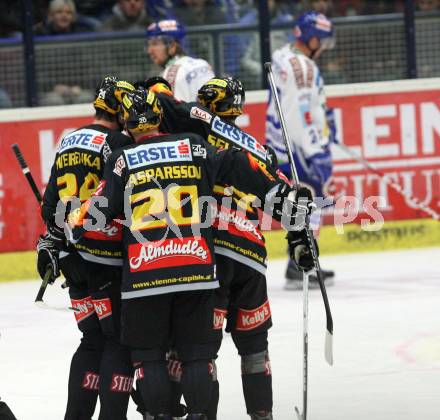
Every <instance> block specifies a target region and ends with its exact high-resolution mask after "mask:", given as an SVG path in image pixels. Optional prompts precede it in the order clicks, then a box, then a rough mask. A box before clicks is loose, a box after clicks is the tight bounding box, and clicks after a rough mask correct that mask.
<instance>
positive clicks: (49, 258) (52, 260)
mask: <svg viewBox="0 0 440 420" xmlns="http://www.w3.org/2000/svg"><path fill="white" fill-rule="evenodd" d="M59 253H60V252H59V250H58V248H57V246H56V245H55V243H54V241H53V240H52V239H51V237H50V236H49V234H48V233H46V235H44V236H43V235H40V238H39V239H38V242H37V270H38V274H39V275H40V277H41V279H42V280H43V279H44V276H45V275H46V272H47V270H49V269H50V270H51V271H52V275H51V277H50V279H49V284H52V283H53V282H54V281H55V279H56V278H57V277H59V276H60V266H59Z"/></svg>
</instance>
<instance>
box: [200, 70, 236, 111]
mask: <svg viewBox="0 0 440 420" xmlns="http://www.w3.org/2000/svg"><path fill="white" fill-rule="evenodd" d="M197 97H198V99H199V102H200V103H201V104H202V105H204V106H206V107H207V108H209V109H210V110H211V111H212V112H213V113H214V114H216V115H218V116H220V117H238V116H239V115H241V114H242V113H243V105H244V100H245V93H244V88H243V85H242V83H241V81H240V80H239V79H236V78H235V77H230V76H227V77H219V78H214V79H211V80H208V81H207V82H206V83H205V84H204V85H203V86H202V87H201V88H200V89H199V92H198V95H197Z"/></svg>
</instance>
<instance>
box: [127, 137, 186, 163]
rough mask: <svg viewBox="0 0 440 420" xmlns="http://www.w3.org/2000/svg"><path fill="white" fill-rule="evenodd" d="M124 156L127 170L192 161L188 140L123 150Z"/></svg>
mask: <svg viewBox="0 0 440 420" xmlns="http://www.w3.org/2000/svg"><path fill="white" fill-rule="evenodd" d="M124 154H125V157H126V161H127V165H128V168H129V169H136V168H141V167H143V166H149V165H155V164H157V163H164V162H179V161H192V154H191V143H190V141H189V139H183V140H178V141H168V142H163V143H156V144H142V145H140V146H138V147H136V148H134V149H130V150H124Z"/></svg>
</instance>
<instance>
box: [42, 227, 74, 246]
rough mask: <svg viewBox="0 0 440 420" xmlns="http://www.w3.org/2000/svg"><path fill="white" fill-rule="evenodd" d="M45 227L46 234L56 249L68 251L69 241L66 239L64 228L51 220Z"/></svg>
mask: <svg viewBox="0 0 440 420" xmlns="http://www.w3.org/2000/svg"><path fill="white" fill-rule="evenodd" d="M46 228H47V233H46V235H47V236H48V238H49V239H50V240H52V242H53V244H54V246H55V247H56V248H57V249H58V251H68V250H69V242H68V241H67V238H66V235H65V233H64V229H61V228H60V227H58V226H57V225H56V224H55V223H52V222H47V225H46Z"/></svg>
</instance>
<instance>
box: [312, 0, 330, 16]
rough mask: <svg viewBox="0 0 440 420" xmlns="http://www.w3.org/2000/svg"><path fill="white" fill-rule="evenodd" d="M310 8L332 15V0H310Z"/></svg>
mask: <svg viewBox="0 0 440 420" xmlns="http://www.w3.org/2000/svg"><path fill="white" fill-rule="evenodd" d="M310 3H311V4H310V6H311V7H310V9H309V10H314V11H315V12H318V13H323V14H324V15H326V16H328V17H331V16H333V11H334V6H333V2H332V0H311V1H310Z"/></svg>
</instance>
